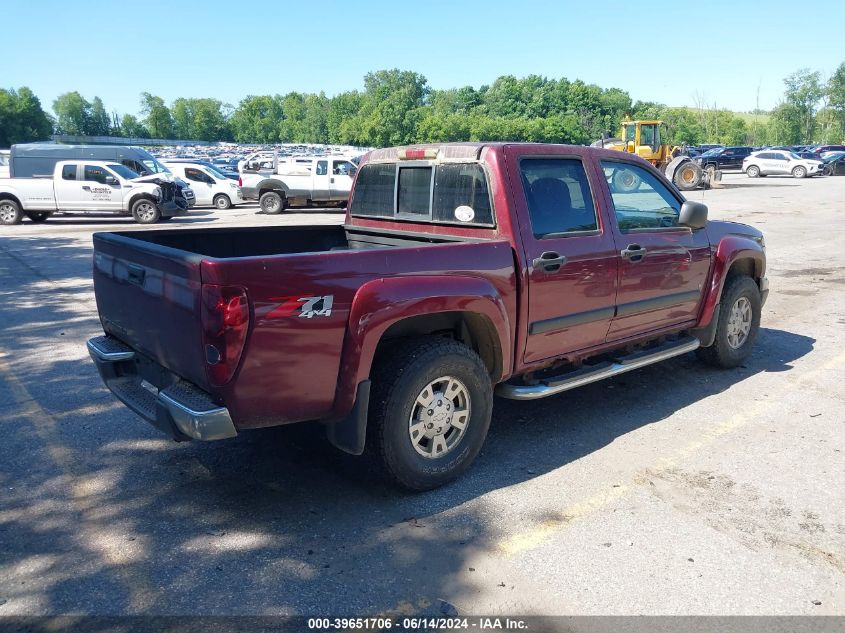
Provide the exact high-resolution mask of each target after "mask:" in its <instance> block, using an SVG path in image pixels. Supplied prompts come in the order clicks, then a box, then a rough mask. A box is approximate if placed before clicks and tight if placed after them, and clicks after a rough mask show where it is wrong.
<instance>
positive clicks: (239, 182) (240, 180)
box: [238, 176, 244, 187]
mask: <svg viewBox="0 0 845 633" xmlns="http://www.w3.org/2000/svg"><path fill="white" fill-rule="evenodd" d="M243 186H244V179H243V178H241V177H240V176H238V187H243Z"/></svg>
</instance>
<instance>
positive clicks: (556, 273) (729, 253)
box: [88, 143, 768, 490]
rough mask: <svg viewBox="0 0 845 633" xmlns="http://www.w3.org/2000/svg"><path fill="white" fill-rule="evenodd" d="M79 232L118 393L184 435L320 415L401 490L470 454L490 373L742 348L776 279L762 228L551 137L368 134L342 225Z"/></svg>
mask: <svg viewBox="0 0 845 633" xmlns="http://www.w3.org/2000/svg"><path fill="white" fill-rule="evenodd" d="M632 177H633V178H632ZM632 180H636V181H638V182H639V185H638V186H637V187H636V188H635V189H634V190H631V189H630V188H625V191H622V190H620V189H617V188H616V187H615V185H614V183H618V182H627V181H632ZM94 247H95V250H94V288H95V291H96V297H97V307H98V309H99V312H100V319H101V321H102V326H103V330H104V332H105V335H104V336H99V337H97V338H94V339H91V340H90V341H89V342H88V348H89V350H90V352H91V356H92V358H93V359H94V362H95V363H96V364H97V367H98V369H99V372H100V374H101V376H102V378H103V380H104V381H105V383H106V385H107V386H108V387H109V389H111V391H112V392H113V393H114V394H115V395H116V396H117V397H118V398H119V399H120V400H121V401H123V402H124V403H125V404H126V405H127V406H128V407H129V408H130V409H132V410H133V411H134V412H136V413H137V414H139V415H140V416H141V417H143V418H144V419H146V420H147V421H149V422H151V423H152V424H154V425H155V426H156V427H158V428H159V429H160V430H162V431H163V432H165V433H166V434H168V435H169V436H170V437H172V438H174V439H176V440H187V439H197V440H217V439H222V438H228V437H233V436H234V435H236V434H237V433H239V432H241V431H245V430H247V429H254V428H258V427H267V426H273V425H280V424H290V423H293V422H301V421H305V420H314V421H320V422H321V423H323V424H324V425H325V426H326V429H327V435H328V438H329V440H330V441H331V442H332V443H333V444H334V445H335V446H337V447H338V448H340V449H342V450H344V451H347V452H349V453H353V454H361V453H362V452H363V451H364V447H365V444H366V445H367V448H368V451H372V452H373V453H374V455H375V456H376V457H377V459H378V460H379V461H380V462H381V463H382V464H383V466H384V470H385V472H386V474H387V475H388V476H389V477H391V478H392V479H393V480H395V481H396V482H397V483H399V484H400V485H402V486H404V487H407V488H410V489H415V490H422V489H427V488H433V487H435V486H439V485H441V484H443V483H445V482H447V481H449V480H451V479H453V478H455V477H456V476H458V475H459V474H460V473H461V472H462V471H463V470H464V469H466V468H467V467H468V466H469V465H470V464H471V463H472V461H473V460H474V459H475V457H476V456H477V455H478V452H479V450H480V449H481V446H482V444H483V442H484V439H485V436H486V434H487V429H488V426H489V424H490V416H491V409H492V406H493V394H494V393H496V394H497V395H499V396H502V397H505V398H515V399H523V400H527V399H533V398H543V397H545V396H550V395H554V394H557V393H560V392H563V391H566V390H568V389H572V388H574V387H578V386H580V385H584V384H586V383H590V382H593V381H596V380H600V379H602V378H607V377H610V376H615V375H618V374H621V373H623V372H626V371H630V370H634V369H637V368H639V367H642V366H644V365H648V364H650V363H654V362H657V361H661V360H664V359H667V358H670V357H673V356H678V355H680V354H685V353H687V352H691V351H693V350H697V352H698V354H699V355H700V356H701V357H702V359H704V360H705V361H707V362H709V363H711V364H714V365H717V366H721V367H734V366H736V365H738V364H740V363H741V362H742V361H743V360H744V359H745V358H746V357H747V356H748V355H749V354H750V352H751V348H752V346H753V344H754V340H755V337H756V335H757V331H758V328H759V324H760V309H761V306H762V304H763V302H764V301H765V299H766V295H767V293H768V284H767V281H766V277H765V269H766V258H765V247H764V242H763V236H762V234H761V233H760V232H759V231H758V230H756V229H754V228H751V227H749V226H745V225H742V224H735V223H732V222H716V221H708V220H707V208H706V207H705V206H704V205H702V204H699V203H696V202H691V201H685V200H684V198H683V196H682V195H681V194H680V193H679V192H678V190H677V189H676V188H675V187H674V186H673V185H672V184H671V183H670V182H668V181H667V180H666V179H665V178H664V177H663V175H662V174H660V173H659V172H658V171H657V170H655V169H654V168H652V167H651V166H650V165H649V164H648V163H646V162H645V161H643V160H641V159H639V158H636V157H632V156H630V155H627V154H625V153H622V152H614V151H610V150H602V149H594V148H587V147H575V146H566V145H537V144H511V143H482V144H472V143H471V144H443V145H434V146H420V147H408V148H390V149H383V150H376V151H374V152H372V153H370V154H369V155H368V156H367V157H365V159H364V161H362V164H361V167H360V168H359V170H358V173H357V176H356V181H355V185H354V188H353V192H352V195H351V198H350V204H349V209H348V212H347V218H346V223H345V224H344V225H343V226H280V227H249V228H236V229H185V230H178V231H173V230H170V231H167V230H148V231H131V232H121V233H97V234H96V235H95V236H94Z"/></svg>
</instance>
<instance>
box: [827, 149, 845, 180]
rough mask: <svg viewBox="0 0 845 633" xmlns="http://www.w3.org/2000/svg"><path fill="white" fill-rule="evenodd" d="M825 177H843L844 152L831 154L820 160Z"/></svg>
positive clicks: (844, 170)
mask: <svg viewBox="0 0 845 633" xmlns="http://www.w3.org/2000/svg"><path fill="white" fill-rule="evenodd" d="M822 173H823V174H824V175H825V176H845V152H831V153H829V154H827V155H826V156H825V157H824V159H823V160H822Z"/></svg>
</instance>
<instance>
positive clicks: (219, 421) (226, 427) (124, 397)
mask: <svg viewBox="0 0 845 633" xmlns="http://www.w3.org/2000/svg"><path fill="white" fill-rule="evenodd" d="M88 352H89V353H90V354H91V359H92V360H93V361H94V364H95V365H96V366H97V371H99V372H100V377H101V378H102V379H103V382H104V383H105V385H106V387H108V388H109V390H110V391H111V392H112V393H113V394H114V395H115V396H116V397H117V399H118V400H120V401H121V402H122V403H123V404H125V405H126V406H127V407H129V408H130V409H132V411H134V412H135V413H137V414H138V415H139V416H141V417H142V418H144V419H145V420H146V421H147V422H149V423H150V424H152V425H153V426H154V427H156V428H157V429H159V430H160V431H162V432H164V433H165V434H167V435H169V436H170V437H171V438H173V439H174V440H176V441H184V440H190V439H193V440H206V441H207V440H222V439H225V438H229V437H234V436H235V435H237V434H238V431H237V429H236V428H235V425H234V424H233V423H232V418H231V416H230V415H229V411H228V409H226V408H225V407H221V406H218V405H217V404H215V403H214V402H213V401H212V399H211V397H210V396H209V395H208V394H207V393H205V392H204V391H202V390H201V389H198V388H197V387H195V386H194V385H192V384H191V383H189V382H185V381H184V380H177V381H176V382H174V383H173V384H171V385H170V386H168V387H166V388H163V389H161V390H158V389H156V388H155V387H153V386H152V385H150V384H149V383H147V382H146V381H145V380H144V379H143V378H142V377H141V375H140V374H139V373H138V366H137V363H136V353H135V351H134V350H133V349H132V348H131V347H128V346H127V345H124V344H123V343H121V342H120V341H118V340H117V339H115V338H112V337H110V336H97V337H95V338H92V339H90V340H89V341H88Z"/></svg>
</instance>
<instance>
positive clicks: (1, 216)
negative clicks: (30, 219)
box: [0, 199, 23, 225]
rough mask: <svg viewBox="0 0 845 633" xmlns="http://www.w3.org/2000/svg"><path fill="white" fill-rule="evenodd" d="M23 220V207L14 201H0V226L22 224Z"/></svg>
mask: <svg viewBox="0 0 845 633" xmlns="http://www.w3.org/2000/svg"><path fill="white" fill-rule="evenodd" d="M21 220H23V213H22V212H21V206H20V205H19V204H18V203H17V202H15V201H14V200H8V199H4V200H0V224H6V225H11V224H20V223H21Z"/></svg>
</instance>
